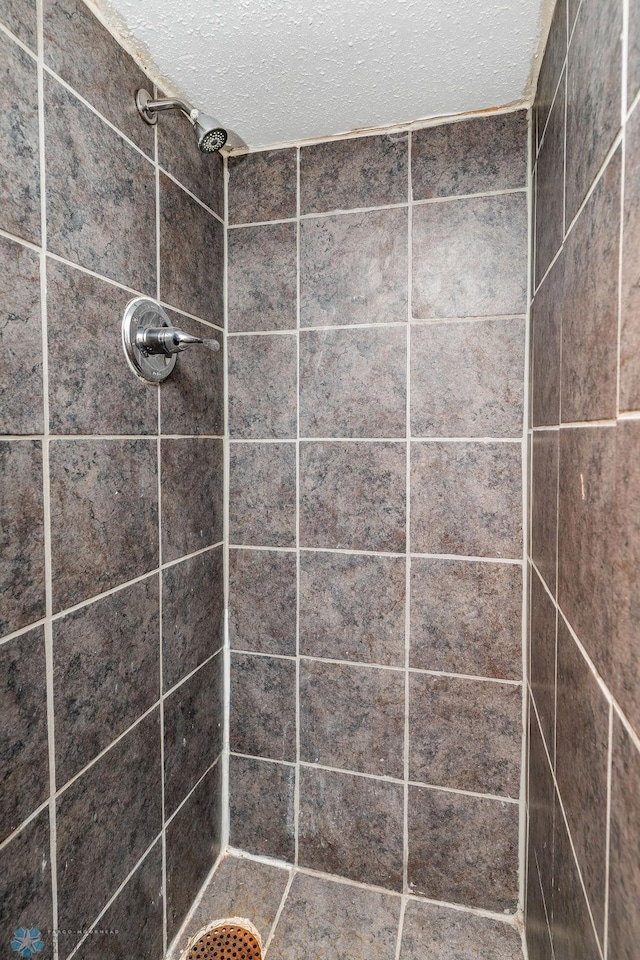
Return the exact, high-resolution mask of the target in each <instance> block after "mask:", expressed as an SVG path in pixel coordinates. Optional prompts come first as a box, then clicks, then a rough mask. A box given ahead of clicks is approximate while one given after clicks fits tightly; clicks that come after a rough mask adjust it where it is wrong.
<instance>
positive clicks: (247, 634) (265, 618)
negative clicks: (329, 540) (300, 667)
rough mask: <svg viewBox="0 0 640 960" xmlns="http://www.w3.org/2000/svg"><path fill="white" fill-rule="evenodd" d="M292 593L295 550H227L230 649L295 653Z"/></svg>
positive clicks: (294, 573) (294, 611)
mask: <svg viewBox="0 0 640 960" xmlns="http://www.w3.org/2000/svg"><path fill="white" fill-rule="evenodd" d="M296 593H297V587H296V555H295V553H284V552H283V551H279V550H278V551H275V550H231V551H230V553H229V643H230V646H231V649H232V650H248V651H251V652H253V653H276V654H282V655H284V656H295V653H296Z"/></svg>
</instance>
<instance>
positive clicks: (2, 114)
mask: <svg viewBox="0 0 640 960" xmlns="http://www.w3.org/2000/svg"><path fill="white" fill-rule="evenodd" d="M3 5H4V4H3ZM11 6H12V8H13V14H14V16H15V14H16V13H17V11H16V9H15V7H14V6H13V3H12V4H11ZM23 7H24V4H21V5H20V9H21V12H22V9H23ZM0 63H1V64H2V87H1V89H2V94H1V95H0V118H1V119H0V181H1V182H2V213H1V215H0V227H2V229H3V230H7V231H8V232H9V233H13V234H15V235H16V236H18V237H22V238H23V239H25V240H30V241H31V242H32V243H37V244H39V243H40V241H41V236H40V153H39V150H40V138H39V133H38V77H37V70H36V64H35V61H34V60H33V59H32V58H31V57H30V56H29V55H28V54H26V53H25V52H24V51H23V50H21V49H20V47H19V46H18V45H17V44H16V43H14V42H13V40H10V39H9V37H7V36H6V35H5V34H4V33H3V34H1V35H0Z"/></svg>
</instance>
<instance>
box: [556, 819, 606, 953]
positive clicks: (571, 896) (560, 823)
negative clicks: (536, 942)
mask: <svg viewBox="0 0 640 960" xmlns="http://www.w3.org/2000/svg"><path fill="white" fill-rule="evenodd" d="M553 851H554V855H553V860H554V868H553V895H552V900H551V933H552V937H553V947H554V955H555V956H556V957H562V958H565V957H566V960H598V958H599V957H600V956H601V954H600V950H599V949H598V943H597V940H596V936H595V933H594V930H593V925H592V923H591V917H590V916H589V909H588V907H587V901H586V900H585V896H584V892H583V890H582V884H581V883H580V877H579V875H578V869H577V867H576V862H575V860H574V857H573V851H572V850H571V844H570V842H569V836H568V834H567V828H566V826H565V822H564V819H563V816H562V813H561V812H560V810H559V807H558V804H557V802H556V810H555V817H554V838H553Z"/></svg>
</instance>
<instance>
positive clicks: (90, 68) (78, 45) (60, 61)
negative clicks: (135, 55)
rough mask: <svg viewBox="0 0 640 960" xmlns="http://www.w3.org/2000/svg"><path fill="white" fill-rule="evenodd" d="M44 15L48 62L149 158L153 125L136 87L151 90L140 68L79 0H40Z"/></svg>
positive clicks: (45, 46)
mask: <svg viewBox="0 0 640 960" xmlns="http://www.w3.org/2000/svg"><path fill="white" fill-rule="evenodd" d="M43 18H44V60H45V63H46V64H47V66H49V67H51V69H52V70H53V71H54V72H55V73H57V74H58V76H59V77H61V78H62V80H64V81H65V82H66V83H68V84H69V86H71V87H73V89H74V90H76V91H77V92H78V93H79V94H80V95H81V96H82V97H84V99H85V100H88V101H89V103H90V104H91V105H92V106H93V107H95V109H96V110H97V111H98V113H101V114H102V116H103V117H105V118H106V119H107V120H109V121H110V122H111V123H113V124H114V126H116V127H118V129H119V130H121V131H122V133H124V134H125V136H127V137H128V138H129V139H130V140H133V142H134V143H135V144H137V145H138V146H139V147H140V149H141V150H144V152H145V153H147V154H149V156H152V155H153V143H154V137H153V127H150V126H149V125H148V124H146V123H145V122H144V121H143V120H142V118H141V117H140V115H139V113H138V110H137V107H136V103H135V95H136V91H137V90H139V89H140V88H141V87H145V88H146V89H147V90H151V92H152V88H151V86H150V84H149V81H148V80H147V78H146V77H145V75H144V73H143V72H142V70H141V69H140V68H139V67H138V66H137V65H136V63H135V62H134V60H133V59H132V58H131V57H130V56H129V54H128V53H127V52H126V51H125V50H124V49H123V48H122V47H121V46H120V44H119V43H118V42H117V40H116V39H115V38H114V37H113V35H112V34H111V33H109V31H108V30H107V29H106V27H103V25H102V24H101V23H100V21H99V20H98V19H97V18H96V17H95V16H94V14H93V13H92V12H91V10H90V9H89V8H88V7H87V6H86V5H85V4H84V3H82V2H81V0H44V13H43ZM78 51H82V55H81V56H79V55H78ZM162 119H163V120H164V117H163V118H162Z"/></svg>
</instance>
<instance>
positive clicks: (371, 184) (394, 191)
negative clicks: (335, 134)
mask: <svg viewBox="0 0 640 960" xmlns="http://www.w3.org/2000/svg"><path fill="white" fill-rule="evenodd" d="M407 146H408V137H407V135H406V134H404V135H400V136H393V135H387V134H382V135H381V136H377V137H357V138H355V139H353V140H330V141H328V142H326V143H317V144H314V145H313V146H310V147H303V148H302V149H301V151H300V212H301V213H303V214H304V213H324V212H326V211H328V210H349V209H353V208H354V207H383V206H385V205H387V204H390V203H406V202H407V200H408V195H407V191H408V183H407V181H408V159H407V152H408V151H407Z"/></svg>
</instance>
